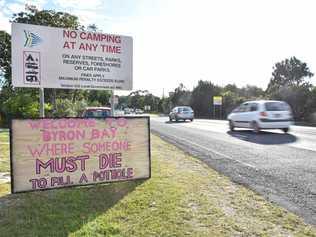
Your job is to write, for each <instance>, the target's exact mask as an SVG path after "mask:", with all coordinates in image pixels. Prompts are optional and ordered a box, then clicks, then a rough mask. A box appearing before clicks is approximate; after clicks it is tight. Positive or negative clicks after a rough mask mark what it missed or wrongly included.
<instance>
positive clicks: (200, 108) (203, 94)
mask: <svg viewBox="0 0 316 237" xmlns="http://www.w3.org/2000/svg"><path fill="white" fill-rule="evenodd" d="M216 95H220V88H219V87H218V86H215V85H214V84H213V83H212V82H210V81H203V80H200V81H199V82H198V85H197V86H196V87H195V88H194V89H193V91H192V96H191V106H192V108H193V110H194V113H195V114H196V115H197V116H200V117H210V116H211V114H212V110H213V96H216Z"/></svg>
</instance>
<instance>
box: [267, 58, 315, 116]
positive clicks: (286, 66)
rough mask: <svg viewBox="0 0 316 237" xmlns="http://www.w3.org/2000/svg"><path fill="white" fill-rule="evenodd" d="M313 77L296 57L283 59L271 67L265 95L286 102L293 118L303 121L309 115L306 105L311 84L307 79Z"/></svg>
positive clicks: (305, 65) (304, 64)
mask: <svg viewBox="0 0 316 237" xmlns="http://www.w3.org/2000/svg"><path fill="white" fill-rule="evenodd" d="M313 75H314V74H313V73H312V72H310V70H309V68H308V66H307V64H306V63H304V62H301V61H300V60H299V59H297V58H296V57H291V58H290V59H285V60H283V61H281V62H278V63H276V64H275V66H274V67H273V72H272V78H271V80H270V82H269V85H268V88H267V90H266V93H267V94H268V95H269V97H270V98H271V99H277V100H284V101H286V102H288V103H289V104H290V105H291V107H292V110H293V113H294V117H295V118H296V119H299V120H301V119H304V118H305V117H306V116H308V114H309V109H308V107H307V106H306V105H307V100H308V98H309V96H310V93H311V89H312V84H311V83H310V82H309V81H307V79H308V78H311V77H312V76H313Z"/></svg>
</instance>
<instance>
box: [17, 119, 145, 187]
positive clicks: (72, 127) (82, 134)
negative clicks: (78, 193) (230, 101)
mask: <svg viewBox="0 0 316 237" xmlns="http://www.w3.org/2000/svg"><path fill="white" fill-rule="evenodd" d="M11 164H12V167H11V173H12V192H14V193H17V192H24V191H35V190H42V189H54V188H61V187H67V186H77V185H88V184H96V183H104V182H114V181H122V180H135V179H143V178H150V174H151V170H150V133H149V117H126V118H107V119H105V120H100V119H85V118H63V119H32V120H31V119H30V120H13V121H12V129H11Z"/></svg>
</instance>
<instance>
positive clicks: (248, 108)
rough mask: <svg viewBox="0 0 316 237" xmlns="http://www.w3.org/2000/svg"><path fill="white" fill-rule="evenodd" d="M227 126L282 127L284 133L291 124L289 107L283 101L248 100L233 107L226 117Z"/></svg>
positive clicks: (231, 127) (257, 129) (291, 116)
mask: <svg viewBox="0 0 316 237" xmlns="http://www.w3.org/2000/svg"><path fill="white" fill-rule="evenodd" d="M227 119H228V121H229V128H230V130H231V131H233V130H234V128H236V127H239V128H252V129H253V130H254V132H259V131H260V129H282V130H283V131H284V132H285V133H286V132H288V131H289V128H290V126H291V125H292V124H293V115H292V111H291V107H290V106H289V105H288V104H287V103H286V102H283V101H276V100H259V101H248V102H245V103H243V104H241V105H240V106H239V107H237V108H236V109H234V110H233V111H232V112H231V113H230V114H229V115H228V117H227Z"/></svg>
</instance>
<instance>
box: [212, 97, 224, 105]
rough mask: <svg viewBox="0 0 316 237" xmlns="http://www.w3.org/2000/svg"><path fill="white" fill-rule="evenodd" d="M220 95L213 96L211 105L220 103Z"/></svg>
mask: <svg viewBox="0 0 316 237" xmlns="http://www.w3.org/2000/svg"><path fill="white" fill-rule="evenodd" d="M222 98H223V97H222V96H213V105H222Z"/></svg>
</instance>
